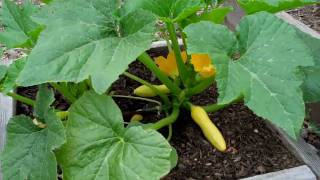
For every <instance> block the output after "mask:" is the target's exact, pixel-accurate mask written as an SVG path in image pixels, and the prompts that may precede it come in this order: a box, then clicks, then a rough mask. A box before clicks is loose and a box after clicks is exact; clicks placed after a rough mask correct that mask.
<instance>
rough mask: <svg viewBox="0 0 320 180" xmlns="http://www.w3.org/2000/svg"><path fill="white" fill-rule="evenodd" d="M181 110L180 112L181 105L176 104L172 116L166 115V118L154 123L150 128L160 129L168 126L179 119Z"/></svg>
mask: <svg viewBox="0 0 320 180" xmlns="http://www.w3.org/2000/svg"><path fill="white" fill-rule="evenodd" d="M179 112H180V110H179V106H174V107H173V110H172V113H171V114H170V116H168V117H166V118H164V119H161V120H160V121H158V122H156V123H154V124H152V125H151V126H150V128H151V129H154V130H159V129H161V128H163V127H165V126H168V125H170V124H172V123H174V122H175V121H176V120H177V118H178V116H179Z"/></svg>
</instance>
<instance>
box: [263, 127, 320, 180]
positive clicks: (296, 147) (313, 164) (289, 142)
mask: <svg viewBox="0 0 320 180" xmlns="http://www.w3.org/2000/svg"><path fill="white" fill-rule="evenodd" d="M268 125H269V127H270V128H271V129H272V130H274V131H276V132H277V133H278V134H279V138H280V139H281V141H282V143H283V144H284V145H285V146H286V147H287V148H288V149H289V150H290V151H291V152H292V153H293V154H294V155H295V156H296V157H297V158H299V159H300V160H301V161H303V162H304V163H305V164H306V165H308V166H309V167H310V169H311V170H312V171H313V173H314V174H315V175H316V176H317V177H318V178H319V177H320V157H319V156H318V154H317V152H318V151H317V149H315V148H314V147H313V146H312V145H310V144H308V143H306V141H305V140H304V139H302V138H301V137H299V138H298V139H297V140H294V139H292V138H291V137H289V136H288V135H287V134H286V133H285V132H284V131H283V130H282V129H280V128H278V127H276V126H273V125H271V124H270V123H268Z"/></svg>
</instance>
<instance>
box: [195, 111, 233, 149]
mask: <svg viewBox="0 0 320 180" xmlns="http://www.w3.org/2000/svg"><path fill="white" fill-rule="evenodd" d="M191 117H192V119H193V120H194V121H195V122H196V123H197V124H198V126H200V128H201V130H202V132H203V134H204V136H205V137H206V138H207V140H208V141H209V142H210V143H211V144H212V145H213V146H214V147H215V148H216V149H217V150H219V151H221V152H224V151H226V149H227V146H226V141H225V140H224V138H223V136H222V134H221V132H220V131H219V129H218V128H217V127H216V126H215V125H214V124H213V122H212V121H211V120H210V118H209V116H208V114H207V112H206V111H205V110H204V109H203V108H202V107H200V106H191Z"/></svg>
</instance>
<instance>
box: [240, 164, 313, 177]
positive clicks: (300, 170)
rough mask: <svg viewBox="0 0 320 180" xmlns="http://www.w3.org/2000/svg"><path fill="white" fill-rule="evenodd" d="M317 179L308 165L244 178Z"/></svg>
mask: <svg viewBox="0 0 320 180" xmlns="http://www.w3.org/2000/svg"><path fill="white" fill-rule="evenodd" d="M286 179H287V180H316V179H317V178H316V176H315V175H314V174H313V173H312V171H311V170H310V169H309V167H308V166H306V165H303V166H299V167H295V168H291V169H285V170H282V171H277V172H272V173H268V174H263V175H258V176H253V177H249V178H245V179H242V180H286Z"/></svg>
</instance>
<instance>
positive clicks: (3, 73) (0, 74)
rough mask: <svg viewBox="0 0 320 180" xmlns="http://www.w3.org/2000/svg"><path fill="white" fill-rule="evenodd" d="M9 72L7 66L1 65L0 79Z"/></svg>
mask: <svg viewBox="0 0 320 180" xmlns="http://www.w3.org/2000/svg"><path fill="white" fill-rule="evenodd" d="M6 74H7V66H4V65H0V81H1V80H2V79H3V78H4V77H5V76H6Z"/></svg>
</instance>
